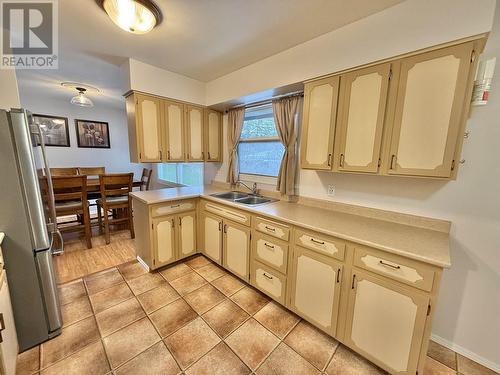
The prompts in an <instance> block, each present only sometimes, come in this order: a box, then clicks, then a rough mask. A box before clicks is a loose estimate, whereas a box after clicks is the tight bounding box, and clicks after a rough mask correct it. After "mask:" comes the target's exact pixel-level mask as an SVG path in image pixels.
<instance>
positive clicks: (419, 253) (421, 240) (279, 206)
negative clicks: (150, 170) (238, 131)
mask: <svg viewBox="0 0 500 375" xmlns="http://www.w3.org/2000/svg"><path fill="white" fill-rule="evenodd" d="M223 191H225V190H224V189H222V188H219V187H213V186H210V185H207V186H203V187H180V188H168V189H159V190H150V191H137V192H133V193H131V195H132V197H133V198H135V199H137V200H139V201H141V202H143V203H145V204H155V203H163V202H169V201H175V200H179V199H187V198H198V197H203V198H205V199H208V200H211V201H214V202H219V203H223V204H226V205H228V206H233V207H235V208H238V209H241V210H245V211H248V212H252V213H255V214H260V215H265V216H267V217H270V218H275V219H277V220H280V221H283V222H286V223H289V224H292V225H296V226H300V227H303V228H307V229H311V230H315V231H318V232H321V233H323V234H327V235H331V236H334V237H338V238H342V239H345V240H348V241H353V242H356V243H359V244H361V245H366V246H370V247H373V248H376V249H380V250H384V251H387V252H390V253H393V254H398V255H402V256H405V257H408V258H411V259H415V260H419V261H422V262H425V263H429V264H433V265H436V266H439V267H444V268H448V267H450V265H451V262H450V245H449V234H448V233H444V232H439V231H435V230H431V229H424V228H419V227H414V226H411V225H406V224H398V223H394V222H390V221H385V220H380V219H374V218H369V217H365V216H360V215H354V214H349V213H344V212H338V211H334V210H330V209H323V208H317V207H311V206H306V205H303V204H298V203H290V202H285V201H277V202H273V203H268V204H264V205H260V206H253V207H252V206H245V205H242V204H238V203H234V202H230V201H226V200H223V199H219V198H215V197H212V196H211V194H214V193H217V192H223Z"/></svg>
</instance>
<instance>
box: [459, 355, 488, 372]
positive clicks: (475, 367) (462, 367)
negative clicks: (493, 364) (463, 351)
mask: <svg viewBox="0 0 500 375" xmlns="http://www.w3.org/2000/svg"><path fill="white" fill-rule="evenodd" d="M457 370H458V373H459V374H462V375H498V373H496V372H495V371H493V370H490V369H489V368H486V367H484V366H483V365H480V364H479V363H477V362H474V361H473V360H471V359H469V358H466V357H464V356H462V355H460V354H457Z"/></svg>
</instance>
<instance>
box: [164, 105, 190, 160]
mask: <svg viewBox="0 0 500 375" xmlns="http://www.w3.org/2000/svg"><path fill="white" fill-rule="evenodd" d="M164 106H165V111H164V112H165V139H166V145H167V146H166V150H165V152H166V153H167V155H166V161H184V160H185V154H184V104H181V103H177V102H171V101H168V100H165V101H164Z"/></svg>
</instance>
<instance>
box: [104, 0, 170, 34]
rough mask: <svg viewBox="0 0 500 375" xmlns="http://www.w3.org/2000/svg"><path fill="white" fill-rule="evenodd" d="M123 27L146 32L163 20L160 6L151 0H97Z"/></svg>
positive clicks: (127, 29) (137, 32)
mask: <svg viewBox="0 0 500 375" xmlns="http://www.w3.org/2000/svg"><path fill="white" fill-rule="evenodd" d="M96 1H97V3H98V4H99V5H100V6H101V8H102V9H104V11H105V12H106V13H107V14H108V16H109V18H111V20H112V21H113V22H114V23H115V24H116V25H117V26H118V27H120V28H121V29H123V30H125V31H128V32H130V33H133V34H146V33H147V32H150V31H151V30H152V29H153V28H154V27H155V26H157V25H159V24H160V23H161V21H162V18H163V17H162V14H161V11H160V8H158V6H157V5H156V4H155V3H153V2H152V1H151V0H96Z"/></svg>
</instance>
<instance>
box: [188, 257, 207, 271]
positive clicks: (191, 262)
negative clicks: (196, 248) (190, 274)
mask: <svg viewBox="0 0 500 375" xmlns="http://www.w3.org/2000/svg"><path fill="white" fill-rule="evenodd" d="M185 263H186V264H187V265H188V266H189V267H191V268H193V269H197V268H201V267H203V266H206V265H207V264H211V263H212V262H211V261H210V260H208V259H207V258H205V257H204V256H203V255H197V256H195V257H193V258H191V259H188V260H187V261H186V262H185Z"/></svg>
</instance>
